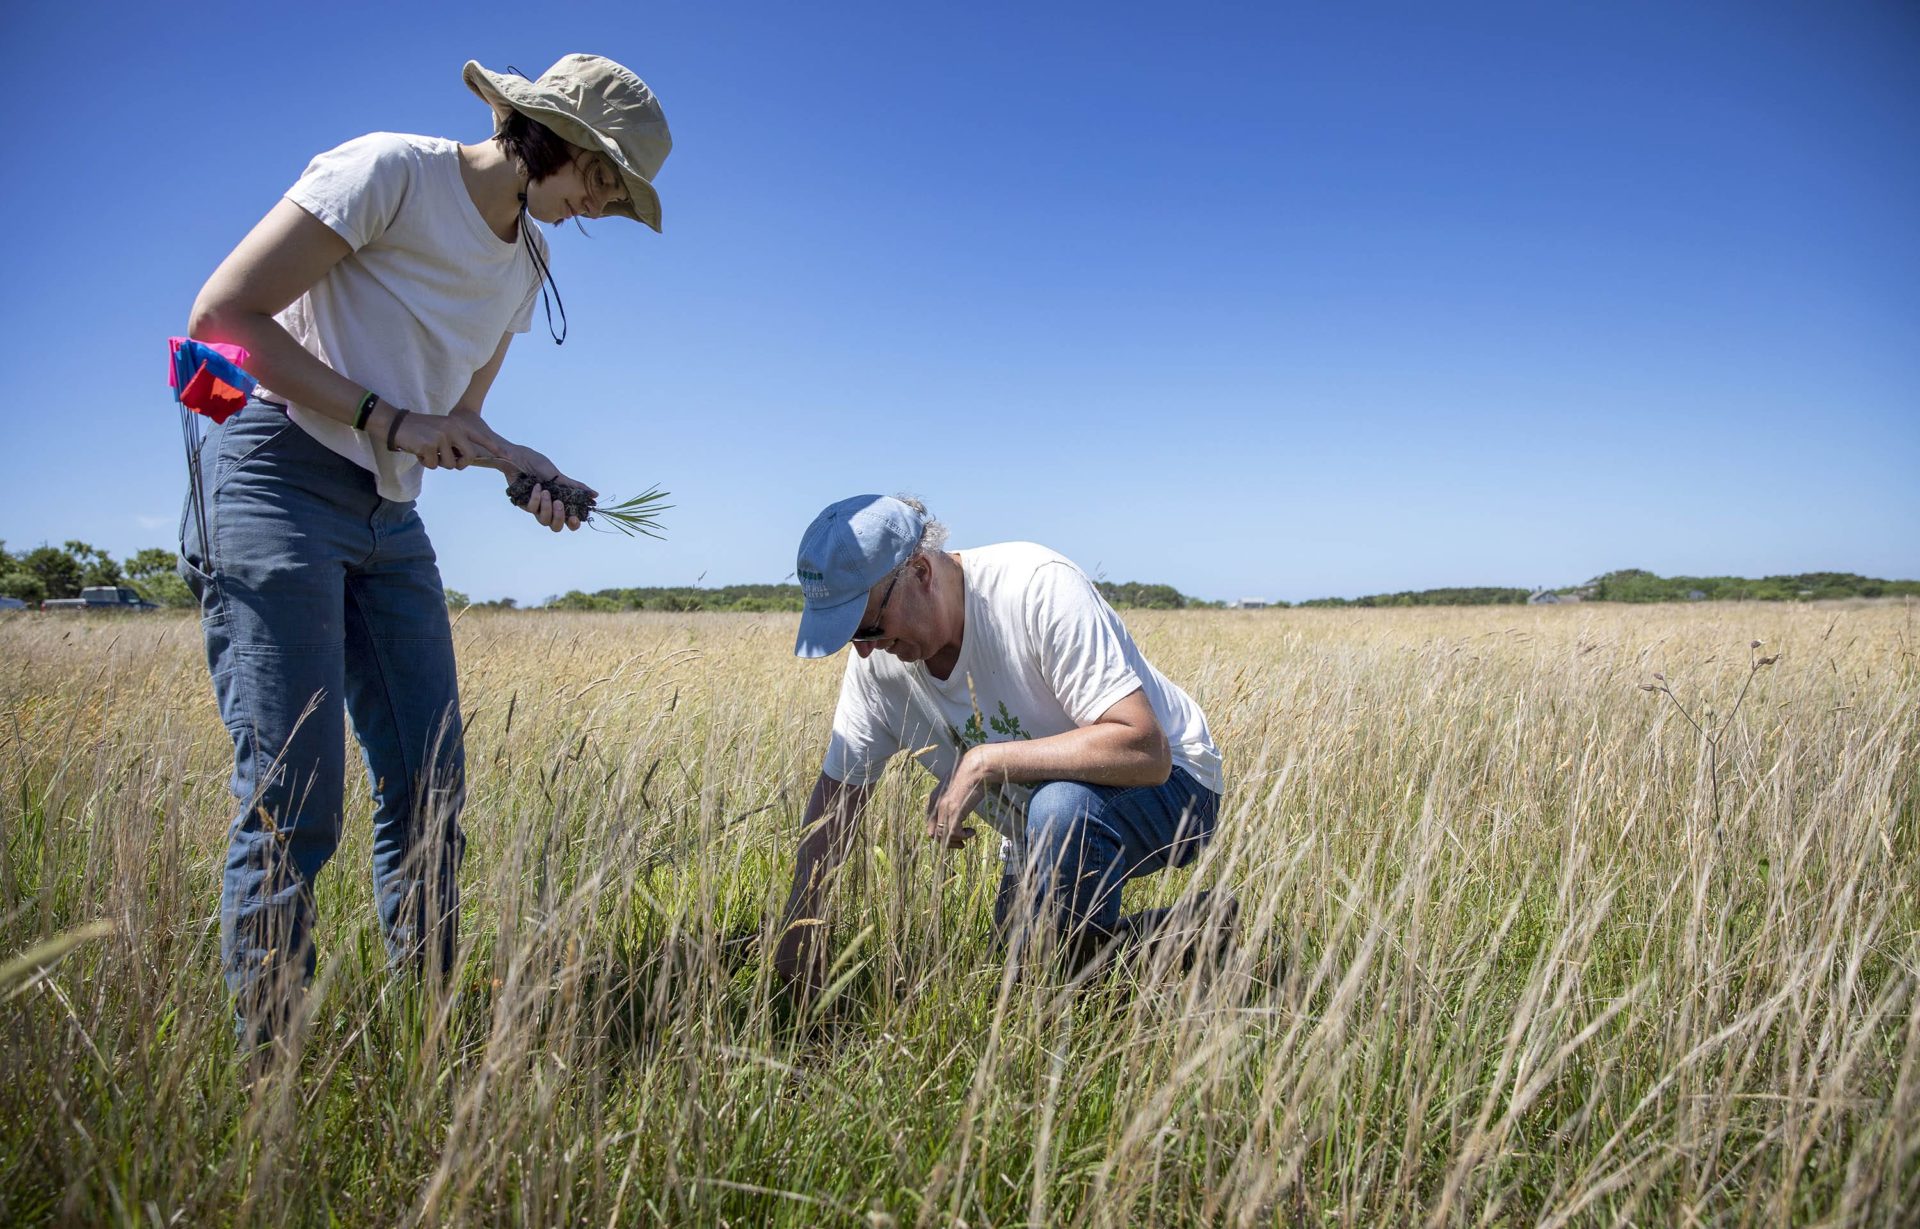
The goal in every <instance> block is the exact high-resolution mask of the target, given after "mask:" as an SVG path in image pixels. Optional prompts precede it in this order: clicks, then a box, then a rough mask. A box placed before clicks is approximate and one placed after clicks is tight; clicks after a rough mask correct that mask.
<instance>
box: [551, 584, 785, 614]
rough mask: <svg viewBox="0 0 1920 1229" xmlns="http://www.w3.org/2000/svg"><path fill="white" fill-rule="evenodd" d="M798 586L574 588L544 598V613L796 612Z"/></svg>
mask: <svg viewBox="0 0 1920 1229" xmlns="http://www.w3.org/2000/svg"><path fill="white" fill-rule="evenodd" d="M800 605H801V595H800V586H799V585H716V586H715V587H713V588H711V589H703V588H699V587H696V586H693V585H673V586H664V587H644V588H635V589H599V590H596V591H595V592H593V593H582V592H581V591H580V590H578V589H574V590H571V591H569V592H567V593H563V594H561V595H560V596H559V597H554V598H548V599H547V601H546V604H545V609H547V610H671V611H690V610H731V611H768V610H799V609H800Z"/></svg>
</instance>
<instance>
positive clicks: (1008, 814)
mask: <svg viewBox="0 0 1920 1229" xmlns="http://www.w3.org/2000/svg"><path fill="white" fill-rule="evenodd" d="M998 707H999V710H1000V711H999V712H998V713H997V714H996V715H995V716H992V717H989V718H987V724H986V726H985V727H984V728H983V727H982V726H981V724H980V709H979V707H978V706H977V705H976V706H975V708H974V710H973V712H972V713H971V714H969V715H968V717H967V724H965V725H963V726H958V727H956V726H952V725H949V726H948V727H947V733H948V734H949V735H951V736H952V738H953V745H954V747H955V749H957V750H958V751H959V753H960V754H961V755H965V754H966V753H967V752H969V751H971V750H973V749H974V748H975V747H978V746H980V745H981V744H982V743H985V742H990V741H994V740H993V738H992V736H990V735H989V734H988V733H987V731H988V730H991V731H993V733H994V734H997V735H999V736H1000V741H1003V742H1011V741H1012V740H1014V739H1016V738H1022V739H1028V740H1031V739H1032V738H1033V735H1031V734H1029V733H1027V732H1026V731H1025V730H1023V729H1021V728H1020V718H1018V717H1016V716H1014V715H1013V714H1012V713H1010V712H1008V711H1007V702H1006V701H1005V700H1002V701H1000V702H999V705H998ZM956 762H957V761H956ZM1031 794H1032V791H1031V790H1030V789H1029V788H1028V787H1027V786H1024V785H1010V784H1007V783H1006V782H1001V783H1000V784H997V785H990V786H988V787H987V793H986V796H985V797H984V798H982V799H981V800H980V810H981V812H982V813H983V814H985V815H986V816H987V819H988V822H990V823H992V824H993V826H994V827H996V828H998V829H1000V830H1001V831H1002V832H1012V831H1016V830H1017V829H1019V828H1022V827H1024V826H1025V821H1024V816H1025V814H1026V810H1027V799H1028V797H1030V796H1031Z"/></svg>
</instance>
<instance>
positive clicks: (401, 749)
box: [180, 398, 464, 1042]
mask: <svg viewBox="0 0 1920 1229" xmlns="http://www.w3.org/2000/svg"><path fill="white" fill-rule="evenodd" d="M201 473H202V475H203V480H204V483H205V513H206V516H205V522H204V523H205V525H206V533H205V540H204V541H203V540H201V535H200V532H199V524H200V521H199V518H197V517H194V516H192V515H183V517H182V528H181V545H180V560H181V562H180V571H181V575H182V576H183V577H184V578H185V579H186V581H187V583H188V585H189V586H190V587H191V588H192V589H193V591H194V593H195V595H196V596H198V597H199V599H200V611H201V629H202V631H203V633H204V634H205V638H206V647H207V668H208V670H209V671H210V672H211V674H212V677H213V691H214V696H215V698H216V699H217V700H218V702H219V707H220V719H221V721H222V723H223V724H224V725H225V726H226V729H227V733H228V734H229V735H230V736H231V737H232V739H233V778H232V782H231V788H232V790H233V796H234V798H235V799H236V800H237V801H238V803H239V807H238V810H237V811H236V813H235V814H234V816H233V820H232V823H231V825H230V826H229V828H228V832H227V860H226V872H225V876H224V880H223V883H222V886H221V896H220V939H221V945H220V946H221V960H222V964H223V967H224V971H225V975H226V980H227V986H228V989H229V990H230V991H231V993H232V994H233V996H234V1001H235V1007H236V1009H237V1011H238V1014H239V1018H240V1026H241V1030H242V1036H243V1039H247V1040H252V1041H255V1042H258V1041H263V1040H265V1039H267V1038H269V1037H271V1036H273V1035H275V1034H276V1033H278V1032H279V1031H280V1030H281V1029H282V1028H284V1027H285V1025H286V1022H287V1019H288V1014H289V1012H290V1011H291V1009H292V1006H293V1004H294V1003H296V1002H297V1001H298V999H299V996H300V992H301V991H302V990H303V989H304V987H305V986H306V984H307V983H308V982H309V981H310V980H311V979H312V977H313V971H314V965H315V960H314V940H313V935H312V926H313V914H314V898H313V883H314V878H315V876H317V875H318V874H319V873H320V868H321V867H322V866H324V865H326V862H327V859H328V858H330V857H331V856H332V855H333V851H334V849H335V847H336V846H337V845H338V844H339V840H340V827H341V806H342V798H343V794H344V792H345V780H346V748H345V743H346V738H345V734H346V728H345V723H344V721H343V716H351V718H352V721H353V732H354V735H355V736H356V737H357V739H358V740H359V743H360V748H361V751H362V753H363V755H364V757H365V761H366V766H367V776H368V779H369V781H370V782H371V784H372V788H373V801H374V814H373V887H374V896H375V899H376V901H377V903H378V908H379V914H380V923H381V928H382V930H383V932H384V934H385V938H386V944H387V951H388V955H389V958H390V959H391V960H392V961H393V962H394V963H396V964H398V965H406V966H418V965H421V964H426V965H428V966H430V967H431V968H433V969H435V970H447V969H450V968H451V966H452V961H453V958H454V939H455V930H456V921H457V917H458V911H459V891H458V885H457V881H456V875H457V871H458V868H459V864H460V859H461V854H462V851H463V845H464V838H463V836H462V834H461V831H460V827H459V824H458V816H459V811H460V806H461V802H462V801H463V798H464V753H463V749H462V743H461V725H460V701H459V694H458V686H457V681H456V678H455V673H454V661H453V637H452V631H451V628H450V626H449V624H448V620H447V606H446V597H445V594H444V591H443V590H442V588H441V584H440V572H439V568H438V567H437V566H436V564H435V561H434V554H433V547H432V544H431V543H429V542H428V541H427V533H426V528H425V527H424V526H423V525H422V524H421V522H420V516H419V514H418V513H417V512H416V511H415V510H414V505H413V503H412V501H408V502H405V503H396V502H394V501H392V500H388V499H383V498H381V496H380V495H379V494H378V493H377V492H376V490H375V487H374V478H373V475H372V474H371V473H369V472H368V471H367V470H365V469H362V468H361V467H360V466H358V465H356V464H354V463H353V462H352V461H349V460H347V459H346V458H345V457H342V456H339V455H338V454H336V453H334V452H333V451H332V450H330V449H328V448H326V447H325V446H323V445H322V444H320V443H319V442H317V441H316V440H314V439H313V437H311V436H309V435H308V434H307V433H306V432H305V431H303V430H302V429H301V428H300V427H299V426H298V425H297V424H295V423H294V422H293V421H292V420H291V419H289V418H288V417H287V416H286V414H285V413H284V412H283V411H282V410H281V409H280V408H279V407H277V406H275V405H273V404H271V403H268V402H263V401H260V400H258V399H257V398H256V399H254V400H250V401H249V402H248V403H247V405H246V406H245V407H244V408H243V409H241V410H240V411H239V412H238V413H236V414H234V415H233V416H232V417H230V418H229V419H228V420H227V421H226V423H225V424H224V425H222V426H221V427H219V428H218V429H216V430H215V431H213V432H211V433H210V434H209V435H208V436H207V439H206V440H205V442H204V443H203V445H202V449H201ZM192 498H193V497H192V495H191V494H189V496H188V499H189V501H191V500H192ZM189 511H191V509H189Z"/></svg>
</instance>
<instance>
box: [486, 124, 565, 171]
mask: <svg viewBox="0 0 1920 1229" xmlns="http://www.w3.org/2000/svg"><path fill="white" fill-rule="evenodd" d="M493 139H494V140H496V141H498V142H500V148H501V149H502V150H504V151H506V154H507V157H509V158H512V159H513V160H514V161H515V162H518V163H519V164H520V169H521V170H523V171H525V172H526V173H527V181H528V182H529V183H538V182H539V181H540V180H542V179H545V178H546V177H547V176H549V175H551V174H553V173H554V172H555V171H558V170H560V169H561V168H563V167H565V166H566V165H568V164H569V163H571V162H572V161H573V160H574V159H575V158H577V157H579V156H580V150H579V149H578V148H577V147H575V146H574V145H573V144H572V142H569V141H565V140H562V139H561V138H560V137H559V136H557V135H555V133H554V131H553V129H551V128H549V127H547V126H546V125H545V124H543V123H541V122H540V121H539V120H535V119H528V118H527V117H526V116H524V115H522V114H520V112H518V111H515V112H512V113H511V114H509V115H508V116H507V122H506V123H505V124H503V125H502V126H501V128H500V131H499V132H497V133H495V134H494V138H493Z"/></svg>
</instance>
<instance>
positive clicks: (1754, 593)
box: [1276, 568, 1920, 606]
mask: <svg viewBox="0 0 1920 1229" xmlns="http://www.w3.org/2000/svg"><path fill="white" fill-rule="evenodd" d="M1549 592H1552V593H1555V594H1565V595H1570V596H1575V597H1580V598H1583V599H1585V600H1587V601H1592V602H1701V601H1707V602H1811V601H1824V600H1830V599H1833V598H1844V597H1901V596H1920V580H1877V579H1875V578H1874V577H1871V576H1859V575H1855V574H1854V573H1852V572H1801V573H1799V574H1797V575H1793V576H1763V577H1761V578H1760V579H1759V580H1749V579H1747V578H1746V577H1744V576H1656V575H1654V574H1653V573H1652V572H1649V571H1646V570H1645V569H1642V568H1625V569H1623V570H1621V571H1618V572H1608V573H1606V574H1605V575H1604V576H1596V577H1594V578H1593V579H1592V580H1590V581H1588V582H1587V583H1585V584H1583V585H1568V586H1567V587H1565V588H1562V589H1553V590H1550V591H1549ZM1528 596H1529V594H1528V591H1527V590H1525V589H1507V588H1497V587H1492V586H1479V587H1475V588H1452V589H1415V590H1408V591H1406V592H1404V593H1375V594H1371V595H1369V596H1367V597H1316V598H1313V599H1312V600H1310V601H1305V602H1301V603H1300V605H1302V606H1516V605H1520V604H1521V603H1524V602H1525V601H1526V600H1527V598H1528ZM1276 604H1277V605H1284V604H1285V603H1276Z"/></svg>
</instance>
